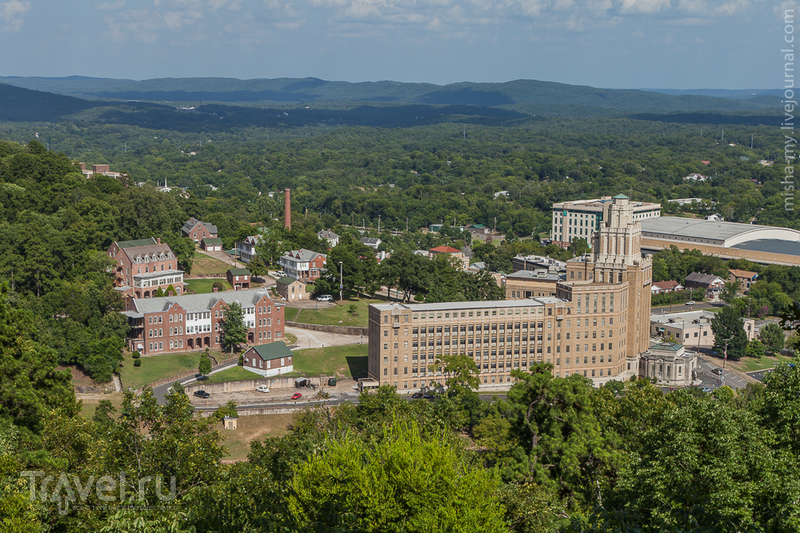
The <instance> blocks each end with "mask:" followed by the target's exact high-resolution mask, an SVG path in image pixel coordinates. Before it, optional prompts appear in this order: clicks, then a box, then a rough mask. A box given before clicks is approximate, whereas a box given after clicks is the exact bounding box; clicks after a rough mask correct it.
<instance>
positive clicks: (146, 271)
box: [136, 261, 172, 274]
mask: <svg viewBox="0 0 800 533" xmlns="http://www.w3.org/2000/svg"><path fill="white" fill-rule="evenodd" d="M137 263H141V261H137ZM157 267H158V265H156V266H154V267H153V272H158V268H157ZM161 270H162V271H163V270H164V265H161ZM167 270H172V263H169V264H168V265H167ZM136 273H137V274H141V273H142V267H138V268H137V269H136ZM144 273H145V274H149V273H150V267H149V266H146V267H144Z"/></svg>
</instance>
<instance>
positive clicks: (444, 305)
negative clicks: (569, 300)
mask: <svg viewBox="0 0 800 533" xmlns="http://www.w3.org/2000/svg"><path fill="white" fill-rule="evenodd" d="M553 303H563V300H561V299H560V298H552V297H544V296H542V297H538V298H529V299H527V300H491V301H476V302H439V303H430V304H403V303H399V302H394V303H389V304H370V307H374V308H375V309H377V310H378V311H391V310H411V311H425V312H427V311H469V310H470V309H509V308H519V307H542V306H544V305H545V304H553Z"/></svg>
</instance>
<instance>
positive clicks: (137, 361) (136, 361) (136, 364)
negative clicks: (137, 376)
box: [133, 359, 142, 366]
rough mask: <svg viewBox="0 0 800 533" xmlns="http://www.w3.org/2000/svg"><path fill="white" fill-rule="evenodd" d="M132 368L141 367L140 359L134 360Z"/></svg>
mask: <svg viewBox="0 0 800 533" xmlns="http://www.w3.org/2000/svg"><path fill="white" fill-rule="evenodd" d="M133 366H142V360H141V359H134V361H133Z"/></svg>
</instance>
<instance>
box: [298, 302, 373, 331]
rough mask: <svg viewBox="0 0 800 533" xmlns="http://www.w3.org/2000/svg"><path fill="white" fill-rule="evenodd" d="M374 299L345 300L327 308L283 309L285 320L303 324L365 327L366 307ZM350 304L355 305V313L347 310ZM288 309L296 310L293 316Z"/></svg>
mask: <svg viewBox="0 0 800 533" xmlns="http://www.w3.org/2000/svg"><path fill="white" fill-rule="evenodd" d="M370 303H375V300H345V301H344V304H343V305H338V304H337V305H335V306H334V307H330V308H327V309H319V310H315V309H295V308H287V309H286V311H285V313H286V314H285V316H286V320H291V321H293V322H301V323H303V324H319V325H322V326H356V327H362V328H364V327H367V321H368V318H369V316H368V314H367V307H368V306H369V304H370ZM351 304H355V305H356V313H355V315H353V314H351V313H350V312H349V311H348V308H349V307H350V305H351ZM289 309H292V310H293V311H297V313H295V314H294V316H293V317H292V316H290V314H289Z"/></svg>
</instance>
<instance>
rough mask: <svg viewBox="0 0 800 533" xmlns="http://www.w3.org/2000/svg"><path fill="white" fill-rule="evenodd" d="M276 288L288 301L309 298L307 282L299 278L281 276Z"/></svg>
mask: <svg viewBox="0 0 800 533" xmlns="http://www.w3.org/2000/svg"><path fill="white" fill-rule="evenodd" d="M276 283H277V286H276V290H277V291H278V294H280V295H281V297H283V299H284V300H286V301H297V300H308V293H307V292H306V284H305V283H303V282H302V281H300V280H299V279H294V278H292V277H289V276H284V277H282V278H280V279H279V280H278V281H277V282H276Z"/></svg>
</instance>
